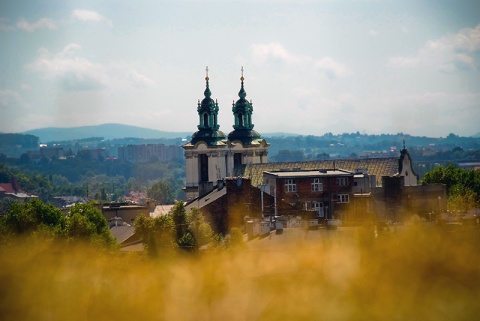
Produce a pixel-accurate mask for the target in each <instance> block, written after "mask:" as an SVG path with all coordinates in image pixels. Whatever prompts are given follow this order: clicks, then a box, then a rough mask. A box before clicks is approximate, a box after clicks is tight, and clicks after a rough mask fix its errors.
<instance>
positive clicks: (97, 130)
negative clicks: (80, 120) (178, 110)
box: [24, 124, 191, 143]
mask: <svg viewBox="0 0 480 321" xmlns="http://www.w3.org/2000/svg"><path fill="white" fill-rule="evenodd" d="M24 134H30V135H34V136H37V137H38V138H39V140H40V142H41V143H46V142H51V141H59V140H62V141H66V140H77V139H83V138H89V137H103V138H104V139H105V140H111V139H116V138H125V137H135V138H143V139H155V138H179V137H186V136H188V135H190V134H191V133H186V132H163V131H160V130H155V129H149V128H142V127H137V126H130V125H123V124H102V125H95V126H81V127H70V128H66V127H65V128H63V127H48V128H40V129H33V130H29V131H26V132H24Z"/></svg>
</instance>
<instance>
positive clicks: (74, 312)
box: [0, 225, 480, 320]
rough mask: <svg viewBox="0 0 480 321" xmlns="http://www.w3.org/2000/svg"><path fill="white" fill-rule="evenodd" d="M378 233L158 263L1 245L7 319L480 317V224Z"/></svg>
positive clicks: (303, 237) (251, 245)
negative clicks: (477, 226) (479, 227)
mask: <svg viewBox="0 0 480 321" xmlns="http://www.w3.org/2000/svg"><path fill="white" fill-rule="evenodd" d="M376 232H377V233H376ZM378 232H379V231H375V230H373V229H371V228H364V227H361V228H346V227H342V228H339V229H337V230H316V231H306V230H301V229H284V232H283V234H282V235H275V234H274V233H273V234H271V235H270V236H267V237H265V238H262V239H254V240H251V241H248V242H247V241H246V242H245V243H244V244H243V245H239V246H238V247H235V248H230V249H227V250H222V251H218V250H217V251H213V250H212V251H204V252H202V253H194V254H192V253H175V254H172V255H168V256H167V255H165V256H163V257H159V258H158V259H155V260H152V259H150V258H147V257H145V256H144V255H138V254H133V253H128V254H119V253H113V254H112V253H107V252H104V251H99V250H98V249H92V248H90V247H87V246H85V247H84V246H80V245H78V246H75V247H73V246H72V245H69V246H68V247H67V246H62V245H61V244H53V243H52V242H47V241H45V242H37V243H36V244H34V245H32V244H28V245H27V244H19V245H18V246H16V247H0V320H474V319H478V317H479V316H480V302H479V298H480V252H479V250H480V230H478V228H476V227H468V228H467V227H454V228H441V227H437V226H414V225H412V226H408V227H401V228H398V229H395V230H391V231H383V232H382V233H380V234H378ZM19 243H21V242H20V241H19Z"/></svg>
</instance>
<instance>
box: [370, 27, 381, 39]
mask: <svg viewBox="0 0 480 321" xmlns="http://www.w3.org/2000/svg"><path fill="white" fill-rule="evenodd" d="M368 34H369V35H370V36H374V37H375V36H378V35H380V33H379V32H378V31H376V30H373V29H372V30H370V31H369V32H368Z"/></svg>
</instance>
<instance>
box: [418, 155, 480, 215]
mask: <svg viewBox="0 0 480 321" xmlns="http://www.w3.org/2000/svg"><path fill="white" fill-rule="evenodd" d="M422 183H424V184H434V183H439V184H445V185H446V187H447V194H448V200H447V207H448V208H449V209H450V210H460V211H467V210H469V209H473V208H479V207H480V170H473V169H464V168H459V167H456V166H454V165H453V164H448V165H447V166H437V167H435V168H434V169H432V170H430V171H428V172H426V173H425V175H424V177H423V179H422Z"/></svg>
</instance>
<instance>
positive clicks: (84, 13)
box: [72, 9, 112, 26]
mask: <svg viewBox="0 0 480 321" xmlns="http://www.w3.org/2000/svg"><path fill="white" fill-rule="evenodd" d="M72 16H73V18H74V19H75V20H78V21H82V22H104V23H107V24H108V25H110V26H111V25H112V22H111V21H110V20H109V19H107V18H105V17H104V16H102V15H101V14H99V13H98V12H96V11H92V10H84V9H75V10H73V12H72Z"/></svg>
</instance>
